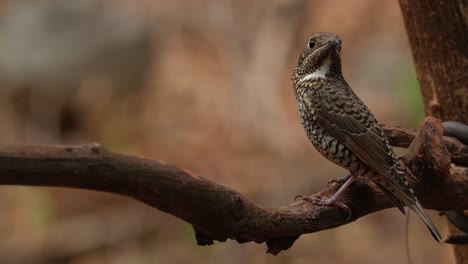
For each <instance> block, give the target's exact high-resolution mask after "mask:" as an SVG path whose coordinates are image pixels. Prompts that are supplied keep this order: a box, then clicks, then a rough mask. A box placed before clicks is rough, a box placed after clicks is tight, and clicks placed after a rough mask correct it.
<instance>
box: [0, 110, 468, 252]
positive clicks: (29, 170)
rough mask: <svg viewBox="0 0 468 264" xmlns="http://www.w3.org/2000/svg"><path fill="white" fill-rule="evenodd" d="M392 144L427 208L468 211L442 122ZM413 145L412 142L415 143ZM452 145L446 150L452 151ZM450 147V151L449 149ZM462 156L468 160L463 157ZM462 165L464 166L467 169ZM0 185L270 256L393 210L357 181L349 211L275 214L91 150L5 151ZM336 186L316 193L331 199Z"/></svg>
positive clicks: (199, 183)
mask: <svg viewBox="0 0 468 264" xmlns="http://www.w3.org/2000/svg"><path fill="white" fill-rule="evenodd" d="M385 131H386V134H387V135H388V136H389V138H390V140H391V142H392V144H393V145H396V146H403V147H407V146H408V145H409V143H410V142H412V144H411V146H409V150H408V154H407V155H405V156H404V157H403V158H402V159H401V160H402V162H403V163H404V165H406V167H407V169H409V171H411V172H412V176H411V177H410V182H411V185H412V187H413V188H414V189H415V191H416V194H417V196H418V197H420V200H421V202H422V204H423V205H424V207H426V208H430V209H436V210H444V211H447V210H463V209H466V208H468V197H467V195H466V190H468V171H467V170H466V169H465V168H462V167H452V166H451V161H454V160H457V159H458V161H460V162H461V163H460V164H461V165H467V163H466V162H465V161H466V156H463V155H465V154H466V153H468V151H467V146H465V145H463V144H462V143H461V142H459V141H458V142H457V140H456V139H454V138H449V137H443V130H442V126H441V124H440V122H439V121H438V120H436V119H434V118H427V119H426V121H425V123H424V125H423V127H422V129H421V131H420V132H419V134H417V132H415V131H412V130H408V129H404V128H398V127H391V126H385ZM413 139H414V140H413ZM447 146H448V147H447ZM448 149H450V152H449V150H448ZM460 153H462V154H463V155H462V156H463V157H464V158H461V159H460V158H459V157H460V155H461V154H460ZM463 162H465V163H463ZM0 184H1V185H32V186H57V187H70V188H81V189H88V190H96V191H105V192H111V193H116V194H121V195H126V196H129V197H132V198H135V199H137V200H139V201H142V202H144V203H146V204H148V205H150V206H152V207H155V208H157V209H159V210H162V211H164V212H166V213H169V214H171V215H174V216H176V217H178V218H180V219H183V220H185V221H187V222H189V223H190V224H192V225H193V226H194V228H195V232H196V238H197V242H198V244H199V245H209V244H212V243H213V241H214V240H218V241H225V240H226V239H228V238H229V239H235V240H237V241H238V242H249V241H255V242H257V243H262V242H266V243H267V245H268V252H270V253H272V254H277V253H279V252H280V251H281V250H285V249H287V248H289V247H290V246H291V245H292V244H293V243H294V241H295V240H296V239H297V238H298V237H299V236H300V235H301V234H305V233H312V232H317V231H320V230H325V229H330V228H334V227H337V226H341V225H344V224H347V223H349V222H351V221H354V220H356V219H358V218H359V217H362V216H364V215H367V214H370V213H372V212H376V211H379V210H382V209H385V208H390V207H393V204H392V203H391V202H390V201H389V200H388V199H387V197H386V196H385V195H384V194H383V193H382V192H380V191H379V190H378V189H377V188H376V187H375V186H374V185H373V184H371V183H369V182H368V181H366V180H365V179H358V180H357V181H355V182H354V183H353V184H352V185H351V187H350V188H349V189H348V190H347V191H346V192H345V193H344V194H343V195H342V196H341V197H340V200H341V202H343V203H346V204H347V205H349V206H350V208H351V209H352V212H353V215H352V218H351V219H350V220H346V215H345V213H344V212H343V211H341V210H340V209H339V208H337V207H333V206H316V205H313V204H311V203H308V202H304V201H302V200H300V201H296V202H294V203H292V204H290V205H287V206H283V207H278V208H262V207H260V206H258V205H256V204H255V203H253V202H251V201H249V200H248V199H246V198H245V197H244V196H243V195H242V194H240V193H239V192H237V191H235V190H233V189H230V188H228V187H224V186H221V185H218V184H216V183H214V182H212V181H210V180H208V179H206V178H203V177H202V176H200V175H197V174H195V173H193V172H191V171H189V170H186V169H183V168H179V167H176V166H174V165H170V164H166V163H164V162H160V161H154V160H149V159H145V158H139V157H135V156H130V155H126V154H121V153H115V152H111V151H108V150H106V149H104V148H102V147H100V146H99V145H97V144H93V145H87V146H79V147H74V146H31V145H28V146H5V147H0ZM337 188H338V186H336V185H334V186H330V187H328V188H325V189H323V190H321V191H319V192H318V193H317V194H320V195H323V196H330V195H332V194H333V193H334V192H335V191H336V190H337Z"/></svg>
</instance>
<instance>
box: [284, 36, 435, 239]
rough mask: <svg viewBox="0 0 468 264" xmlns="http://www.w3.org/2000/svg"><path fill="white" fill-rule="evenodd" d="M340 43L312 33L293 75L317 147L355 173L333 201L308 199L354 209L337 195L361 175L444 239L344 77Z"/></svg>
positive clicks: (302, 113)
mask: <svg viewBox="0 0 468 264" xmlns="http://www.w3.org/2000/svg"><path fill="white" fill-rule="evenodd" d="M340 51H341V40H340V38H339V37H338V36H337V35H335V34H333V33H315V34H313V35H312V36H311V37H310V39H309V41H308V43H307V45H306V47H305V48H304V50H303V51H302V53H301V55H300V58H299V62H298V65H297V67H296V69H295V70H294V74H293V77H292V80H293V83H294V94H295V96H296V102H297V109H298V111H299V115H300V117H301V120H302V125H303V126H304V129H305V132H306V133H307V136H308V137H309V140H310V142H312V144H313V145H314V147H315V148H316V149H317V150H318V151H319V152H320V154H322V155H323V156H325V157H326V158H327V159H329V160H330V161H332V162H334V163H335V164H337V165H339V166H341V167H343V168H345V169H348V170H349V171H350V175H349V176H348V177H347V178H346V179H345V182H344V184H343V185H342V186H341V187H340V189H339V190H338V191H337V192H336V193H335V194H334V195H333V196H332V197H330V198H329V199H327V200H325V199H321V198H309V197H303V199H305V200H308V201H311V202H313V203H315V204H318V205H335V206H339V207H341V208H344V209H346V210H347V211H348V213H349V214H350V212H351V211H350V210H349V208H348V207H347V206H346V205H345V204H342V203H339V202H338V201H337V199H336V198H337V197H338V196H339V195H340V194H341V193H342V192H343V191H344V190H345V189H346V188H347V187H348V186H349V185H350V184H351V183H352V181H353V180H354V179H355V178H356V177H357V176H358V175H361V176H364V177H366V178H368V179H370V180H372V181H373V182H374V183H375V184H376V185H377V186H378V187H380V189H381V190H382V191H383V192H384V193H385V194H386V195H387V196H388V197H389V198H390V200H392V201H393V203H395V205H396V206H397V207H398V209H400V211H401V212H402V213H403V214H405V210H404V208H403V206H404V205H406V206H408V207H409V208H411V209H412V210H413V211H415V212H416V213H417V214H418V215H419V216H420V217H421V218H422V220H423V221H424V223H425V224H426V225H427V227H428V228H429V230H430V231H431V233H432V235H433V236H434V238H436V239H437V240H438V241H440V240H441V239H442V237H441V236H440V234H439V232H438V231H437V228H436V227H435V226H434V224H433V223H432V221H431V219H430V218H429V217H428V216H427V214H426V213H425V211H424V209H423V208H422V206H421V204H420V203H419V201H418V199H417V198H416V196H415V195H414V194H413V190H412V189H411V188H410V186H409V185H408V180H407V177H406V174H405V172H404V170H403V169H402V167H401V165H400V162H399V161H398V159H397V157H396V155H395V153H394V152H393V149H392V147H391V146H390V144H389V142H388V139H387V138H386V136H385V134H384V132H383V130H382V128H381V127H380V126H379V124H378V122H377V120H376V119H375V117H374V116H373V115H372V113H371V112H370V111H369V109H368V108H367V107H366V105H365V104H364V103H363V102H362V101H361V99H359V97H358V96H357V95H356V94H355V93H354V92H353V90H352V89H351V87H349V85H348V83H347V82H346V80H345V79H344V77H343V75H342V73H341V59H340Z"/></svg>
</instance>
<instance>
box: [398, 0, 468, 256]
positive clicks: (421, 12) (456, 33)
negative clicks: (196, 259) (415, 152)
mask: <svg viewBox="0 0 468 264" xmlns="http://www.w3.org/2000/svg"><path fill="white" fill-rule="evenodd" d="M400 7H401V10H402V13H403V18H404V21H405V26H406V30H407V33H408V37H409V40H410V44H411V49H412V52H413V57H414V63H415V65H416V73H417V76H418V81H419V84H420V87H421V94H422V97H423V101H424V109H425V112H426V115H432V116H435V117H438V118H440V119H442V120H444V121H447V120H454V121H459V122H463V123H468V76H467V74H468V71H467V69H468V55H467V54H468V48H467V43H468V38H467V36H468V1H467V0H447V1H435V0H419V1H414V0H400ZM455 230H456V229H455V227H453V226H451V227H450V231H451V232H453V231H455ZM454 251H455V258H456V261H457V263H458V264H468V246H454Z"/></svg>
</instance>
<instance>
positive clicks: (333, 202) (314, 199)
mask: <svg viewBox="0 0 468 264" xmlns="http://www.w3.org/2000/svg"><path fill="white" fill-rule="evenodd" d="M354 179H356V175H354V174H350V175H349V177H347V179H346V182H345V183H344V184H343V185H341V187H340V189H338V191H337V192H336V193H335V194H334V195H333V196H332V197H330V198H328V199H324V198H322V197H321V196H320V195H317V196H315V197H306V196H297V197H301V198H302V199H303V200H304V201H307V202H310V203H312V204H315V205H323V206H330V205H334V206H337V207H339V208H341V209H343V210H345V211H346V213H347V214H348V215H347V217H346V220H349V219H351V215H352V212H351V209H350V208H349V206H347V205H346V204H344V203H341V202H339V201H337V199H338V197H339V196H340V195H341V194H342V193H343V192H344V190H346V188H348V187H349V185H351V183H352V182H353V181H354ZM297 197H296V198H297Z"/></svg>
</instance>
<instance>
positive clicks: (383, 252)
mask: <svg viewBox="0 0 468 264" xmlns="http://www.w3.org/2000/svg"><path fill="white" fill-rule="evenodd" d="M316 31H332V32H335V33H337V34H338V35H340V36H341V38H342V40H343V49H342V56H343V57H342V60H343V72H344V75H345V77H346V78H347V80H348V82H349V83H350V84H351V86H352V87H353V88H354V90H355V91H356V93H357V94H358V95H359V96H360V97H361V98H362V99H363V100H364V102H366V104H367V105H368V106H369V108H370V109H371V110H372V111H373V112H374V114H375V115H376V116H377V118H378V120H379V121H381V122H386V123H391V124H396V125H402V126H408V127H418V126H419V124H420V122H421V121H422V118H423V111H422V104H421V102H420V95H419V91H418V86H417V81H416V77H415V72H414V67H413V65H412V59H411V52H410V48H409V44H408V41H407V37H406V33H405V29H404V25H403V22H402V17H401V14H400V10H399V6H398V1H396V0H395V1H373V0H356V1H339V0H330V1H301V0H294V1H288V0H262V1H246V0H242V1H236V0H230V1H229V0H224V1H218V0H203V1H201V0H200V1H182V0H173V1H164V0H158V1H155V0H151V1H150V0H147V1H129V0H127V1H123V0H120V1H116V0H113V1H110V0H109V1H99V0H81V1H74V0H68V1H64V0H61V1H60V0H57V1H45V0H42V1H34V0H32V1H0V124H1V125H0V144H9V143H15V144H21V143H54V144H81V143H90V142H100V143H101V144H103V145H104V146H105V147H107V148H109V149H112V150H116V151H122V152H127V153H131V154H136V155H142V156H146V157H149V158H153V159H159V160H163V161H166V162H169V163H174V164H177V165H180V166H183V167H186V168H189V169H191V170H193V171H196V172H198V173H200V174H201V175H204V176H205V177H207V178H209V179H211V180H213V181H216V182H218V183H220V184H223V185H226V186H230V187H232V188H235V189H237V190H239V191H240V192H242V193H244V194H245V195H246V196H247V197H248V198H249V199H251V200H253V201H255V202H257V203H258V204H260V205H263V206H282V205H285V204H288V203H291V202H292V201H293V198H294V196H295V195H297V194H310V193H312V192H313V191H315V190H319V189H321V188H323V187H325V186H326V183H327V180H328V179H331V178H339V177H341V176H344V175H345V173H346V171H344V170H343V169H340V168H338V167H337V166H335V165H333V164H331V163H330V162H328V161H327V160H325V159H324V158H322V157H321V156H319V154H318V153H317V152H316V151H315V150H314V149H313V147H312V146H311V144H310V143H309V142H308V140H307V138H306V136H305V134H304V132H303V130H302V127H301V125H300V122H299V119H298V115H297V113H296V106H295V102H294V98H293V94H292V87H291V81H290V79H289V78H290V76H291V73H292V71H293V69H294V67H295V63H296V61H297V58H298V56H299V53H300V51H301V49H302V48H303V46H304V45H305V43H306V40H307V39H308V36H309V35H310V34H311V33H312V32H316ZM402 151H404V150H402ZM400 153H403V152H400ZM431 216H432V217H433V219H434V221H435V223H436V224H437V226H439V227H441V229H442V231H445V230H444V221H443V220H442V219H441V218H440V217H439V216H437V214H436V213H434V212H432V213H431ZM0 237H1V239H0V263H87V264H88V263H377V262H378V263H404V262H405V261H406V248H405V218H404V216H402V215H401V214H400V213H399V212H398V210H394V209H391V210H385V211H382V212H379V213H375V214H372V215H369V216H367V217H364V218H361V219H359V220H357V221H356V222H354V223H351V224H349V225H346V226H343V227H339V228H336V229H333V230H328V231H323V232H319V233H315V234H310V235H304V236H302V237H301V238H300V239H299V240H297V242H296V243H295V244H294V246H293V247H292V248H291V249H289V250H288V251H285V252H282V253H281V254H280V255H279V256H272V255H267V254H266V253H265V245H258V244H254V243H248V244H237V243H236V242H233V241H228V242H226V243H215V245H213V246H210V247H199V246H197V245H196V243H195V239H194V234H193V231H192V229H191V227H190V225H188V224H187V223H185V222H183V221H181V220H178V219H176V218H174V217H172V216H170V215H167V214H164V213H162V212H159V211H157V210H156V209H154V208H151V207H149V206H146V205H144V204H141V203H138V202H135V201H133V200H130V199H127V198H125V197H119V196H115V195H110V194H104V193H97V192H90V191H81V190H71V189H58V188H32V187H18V186H2V187H1V188H0ZM409 248H410V255H411V257H412V259H413V261H414V262H413V263H451V262H452V261H453V257H452V252H451V248H450V247H449V246H446V245H439V244H437V243H435V242H434V241H433V239H432V238H431V236H430V234H429V232H428V231H427V229H426V228H425V226H424V225H423V224H422V223H421V222H420V221H419V219H417V217H415V216H414V215H413V217H412V221H411V222H410V229H409Z"/></svg>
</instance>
